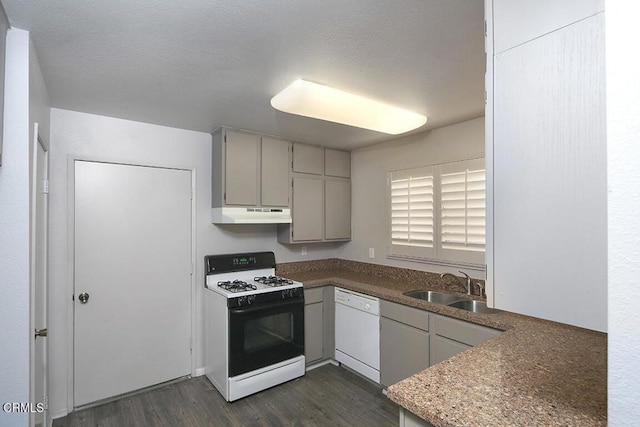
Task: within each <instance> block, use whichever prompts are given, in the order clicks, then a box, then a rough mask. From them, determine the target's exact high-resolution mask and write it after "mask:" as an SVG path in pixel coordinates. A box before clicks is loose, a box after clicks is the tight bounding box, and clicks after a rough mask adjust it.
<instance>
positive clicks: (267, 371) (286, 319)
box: [205, 252, 305, 401]
mask: <svg viewBox="0 0 640 427" xmlns="http://www.w3.org/2000/svg"><path fill="white" fill-rule="evenodd" d="M205 274H206V276H205V277H206V280H205V288H206V289H205V361H206V375H207V377H208V378H209V380H210V381H211V382H212V383H213V384H214V385H215V386H216V388H217V389H218V390H219V391H220V393H222V395H223V396H224V398H225V399H226V400H227V401H233V400H236V399H240V398H242V397H245V396H248V395H250V394H253V393H256V392H258V391H261V390H264V389H266V388H269V387H272V386H274V385H277V384H280V383H283V382H286V381H289V380H292V379H294V378H297V377H300V376H302V375H304V371H305V367H304V364H305V361H304V291H303V288H302V283H300V282H296V281H293V280H290V279H286V278H282V277H278V276H275V256H274V254H273V252H253V253H243V254H227V255H210V256H206V257H205Z"/></svg>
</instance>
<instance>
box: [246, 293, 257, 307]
mask: <svg viewBox="0 0 640 427" xmlns="http://www.w3.org/2000/svg"><path fill="white" fill-rule="evenodd" d="M255 300H256V296H255V295H249V296H247V304H249V305H251V304H253V303H254V302H255Z"/></svg>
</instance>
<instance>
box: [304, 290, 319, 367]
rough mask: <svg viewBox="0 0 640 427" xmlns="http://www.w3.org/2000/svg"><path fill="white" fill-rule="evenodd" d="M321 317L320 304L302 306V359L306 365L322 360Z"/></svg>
mask: <svg viewBox="0 0 640 427" xmlns="http://www.w3.org/2000/svg"><path fill="white" fill-rule="evenodd" d="M322 317H323V316H322V303H321V302H317V303H315V304H307V305H305V306H304V357H305V362H306V363H311V362H315V361H318V360H320V359H322V355H323V348H322V342H323V327H322V323H323V318H322Z"/></svg>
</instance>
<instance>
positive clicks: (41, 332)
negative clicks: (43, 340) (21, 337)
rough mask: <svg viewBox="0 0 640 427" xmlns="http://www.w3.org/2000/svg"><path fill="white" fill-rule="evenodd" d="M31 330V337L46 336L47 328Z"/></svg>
mask: <svg viewBox="0 0 640 427" xmlns="http://www.w3.org/2000/svg"><path fill="white" fill-rule="evenodd" d="M33 332H34V335H33V339H34V340H35V339H36V338H38V337H46V336H47V328H44V329H40V330H37V329H34V330H33Z"/></svg>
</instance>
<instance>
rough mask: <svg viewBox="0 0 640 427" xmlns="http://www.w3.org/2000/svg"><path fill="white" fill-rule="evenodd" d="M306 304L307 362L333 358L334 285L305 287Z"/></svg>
mask: <svg viewBox="0 0 640 427" xmlns="http://www.w3.org/2000/svg"><path fill="white" fill-rule="evenodd" d="M304 304H305V305H304V356H305V363H306V364H307V365H309V364H312V363H316V362H319V361H321V360H324V359H329V358H333V351H332V350H333V347H334V344H333V322H334V319H333V312H334V310H333V286H324V287H322V288H312V289H305V290H304Z"/></svg>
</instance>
